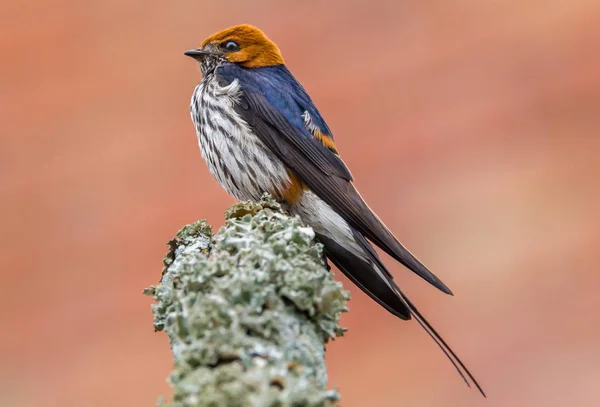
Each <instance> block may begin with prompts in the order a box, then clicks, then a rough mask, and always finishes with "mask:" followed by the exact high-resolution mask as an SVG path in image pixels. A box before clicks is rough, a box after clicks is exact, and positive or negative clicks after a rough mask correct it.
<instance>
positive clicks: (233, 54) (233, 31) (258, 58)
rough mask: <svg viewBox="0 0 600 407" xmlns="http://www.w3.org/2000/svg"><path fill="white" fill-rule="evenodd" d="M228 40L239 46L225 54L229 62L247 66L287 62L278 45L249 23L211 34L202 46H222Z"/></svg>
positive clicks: (258, 66) (254, 66) (253, 66)
mask: <svg viewBox="0 0 600 407" xmlns="http://www.w3.org/2000/svg"><path fill="white" fill-rule="evenodd" d="M228 41H234V42H235V43H236V44H237V45H238V47H239V49H238V50H237V51H229V52H227V51H226V52H225V55H224V56H225V58H227V59H228V60H229V62H233V63H237V64H240V65H242V66H243V67H245V68H260V67H264V66H272V65H283V64H284V63H285V62H284V60H283V57H282V56H281V51H279V48H278V47H277V45H275V43H274V42H273V41H271V40H270V39H269V38H268V37H267V36H266V35H265V33H263V32H262V31H261V30H259V29H258V28H256V27H254V26H251V25H248V24H242V25H236V26H234V27H230V28H227V29H225V30H222V31H219V32H218V33H216V34H213V35H211V36H210V37H208V38H207V39H205V40H204V41H203V42H202V48H205V47H206V46H207V45H217V46H220V45H221V44H225V43H227V42H228Z"/></svg>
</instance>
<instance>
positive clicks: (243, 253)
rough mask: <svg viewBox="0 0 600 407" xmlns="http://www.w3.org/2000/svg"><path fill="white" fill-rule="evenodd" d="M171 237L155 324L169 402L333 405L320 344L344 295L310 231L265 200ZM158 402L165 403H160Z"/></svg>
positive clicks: (333, 326) (184, 405)
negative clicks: (168, 362) (169, 367)
mask: <svg viewBox="0 0 600 407" xmlns="http://www.w3.org/2000/svg"><path fill="white" fill-rule="evenodd" d="M226 218H227V222H226V224H225V226H223V227H222V228H221V229H220V230H219V231H218V233H216V234H215V235H214V236H213V235H212V233H211V228H210V226H208V225H207V224H206V222H204V221H199V222H196V223H194V224H192V225H187V226H185V227H184V228H183V229H182V230H180V231H179V232H178V233H177V238H176V239H174V240H172V241H171V242H170V243H169V247H170V251H169V253H168V254H167V256H166V257H165V260H164V264H165V267H164V269H163V275H162V278H161V282H160V283H159V284H158V286H156V287H152V288H150V289H148V290H146V292H147V293H148V294H150V295H154V297H155V299H156V301H157V304H155V305H153V311H154V327H155V329H156V330H158V331H161V330H164V331H166V333H167V334H168V335H169V338H170V341H171V346H172V351H173V358H174V370H173V372H172V373H171V376H170V383H171V385H172V387H173V400H172V402H171V403H170V405H171V406H173V407H192V406H194V407H200V406H202V407H204V406H207V407H208V406H211V407H212V406H214V407H217V406H239V407H242V406H243V407H246V406H257V407H258V406H260V407H263V406H273V407H275V406H277V407H280V406H281V407H284V406H290V407H291V406H307V407H308V406H330V405H334V404H335V402H336V400H337V399H338V394H337V392H336V391H334V390H327V389H326V384H327V372H326V366H325V362H324V360H323V358H324V353H325V349H324V344H325V342H327V341H328V340H329V339H330V338H334V337H336V336H341V335H342V334H343V332H344V329H343V328H341V327H340V326H339V325H338V321H339V318H340V314H341V313H342V312H343V311H345V310H346V306H345V304H346V300H347V299H348V297H349V295H348V293H347V292H346V291H344V290H343V289H342V287H341V284H340V283H337V282H335V281H334V280H333V279H332V275H331V273H329V272H328V270H327V268H326V265H325V263H324V260H323V254H322V246H321V245H320V244H319V243H315V242H314V232H313V231H312V229H310V228H308V227H305V226H304V225H302V223H301V222H300V220H299V219H298V218H296V217H290V216H288V215H287V214H285V213H283V212H282V210H281V208H280V206H279V205H278V204H277V203H276V202H275V201H273V200H272V199H271V198H270V197H268V196H265V197H263V200H262V201H261V202H260V203H257V204H256V203H248V202H246V203H241V204H236V205H234V206H233V207H232V208H231V209H229V210H228V211H227V213H226ZM160 403H161V404H162V403H164V402H162V401H161V402H160Z"/></svg>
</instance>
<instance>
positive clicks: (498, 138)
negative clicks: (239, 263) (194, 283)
mask: <svg viewBox="0 0 600 407" xmlns="http://www.w3.org/2000/svg"><path fill="white" fill-rule="evenodd" d="M599 16H600V3H599V2H598V1H596V0H589V1H585V0H571V1H567V0H563V1H547V0H546V1H538V0H532V1H527V2H524V1H514V0H513V1H504V2H500V1H494V2H492V1H480V0H457V1H445V0H444V1H442V0H437V1H433V0H428V1H389V2H385V1H368V2H358V1H348V2H344V3H342V2H312V1H306V2H301V1H295V2H291V1H274V0H273V1H266V0H265V1H251V2H250V1H243V2H242V1H239V2H235V1H228V2H224V1H218V2H217V1H210V2H202V1H177V2H173V1H162V2H148V1H142V0H126V1H123V0H119V1H117V0H106V1H75V0H59V1H56V2H52V3H49V2H42V1H31V2H17V1H12V2H4V3H3V4H2V5H1V6H0V27H1V28H0V30H1V34H2V35H0V54H1V55H2V64H1V67H0V69H1V70H2V75H1V78H2V80H1V83H0V115H1V116H0V123H1V124H0V129H1V139H0V143H1V144H0V188H1V192H0V205H1V215H0V216H2V222H1V224H2V231H1V233H0V258H1V259H2V266H1V271H2V283H1V284H0V301H1V302H2V304H1V305H0V313H1V314H0V317H1V321H2V329H1V331H0V332H1V333H0V352H1V353H0V405H3V406H9V405H10V406H19V407H20V406H61V407H64V406H86V407H94V406H98V407H99V406H106V405H110V406H128V407H133V406H140V407H141V406H152V405H154V403H155V400H156V398H157V396H158V395H160V394H164V395H167V396H168V395H169V394H170V393H169V392H170V390H169V387H168V385H167V383H166V381H165V378H166V377H167V375H168V373H169V372H170V369H171V355H170V350H169V344H168V340H167V337H166V335H165V334H162V333H158V334H155V333H153V331H152V315H151V312H150V303H151V299H150V298H149V297H145V296H143V295H142V294H141V292H142V289H143V288H144V287H147V286H149V285H151V284H154V283H156V282H157V280H158V278H159V275H160V270H161V258H162V256H163V254H164V253H165V251H166V247H165V242H166V241H167V240H168V239H169V238H171V237H172V236H173V235H174V233H175V232H176V231H177V230H178V229H179V228H180V227H181V226H182V225H184V224H185V223H189V222H192V221H194V220H196V219H198V218H203V217H206V218H208V220H209V221H210V222H211V223H212V224H214V225H216V226H219V225H221V224H222V223H223V216H222V213H223V211H224V210H225V209H226V208H227V207H228V206H229V205H230V204H232V203H233V202H234V201H233V199H232V198H230V197H228V196H227V195H226V193H225V192H224V191H223V190H222V189H221V188H220V187H219V186H218V185H217V183H216V182H215V181H214V180H213V179H212V177H211V176H210V174H209V173H208V171H207V169H206V166H205V164H204V163H203V161H202V160H201V158H200V154H199V152H198V147H197V143H196V136H195V132H194V128H193V126H192V124H191V121H190V118H189V113H188V103H189V99H190V96H191V93H192V90H193V88H194V86H195V84H196V83H197V82H198V81H199V79H200V74H199V71H198V68H197V66H196V65H195V64H194V62H193V61H192V60H190V59H189V58H186V57H184V56H183V51H184V50H186V49H188V48H192V47H195V46H198V45H199V44H200V42H201V40H202V39H203V38H204V37H205V36H207V35H209V34H212V33H213V32H215V31H217V30H220V29H222V28H225V27H228V26H230V25H234V24H238V23H242V22H248V23H252V24H255V25H257V26H259V27H261V28H262V29H263V30H265V31H266V32H267V34H268V35H269V36H270V37H271V38H272V39H273V40H274V41H275V42H277V44H278V45H279V46H280V48H281V49H282V51H283V54H284V57H285V58H286V61H287V64H288V66H289V67H290V69H291V70H292V71H293V72H294V74H295V75H296V76H297V77H298V78H299V80H300V81H301V82H302V83H303V84H304V85H305V87H306V88H307V90H308V91H309V93H310V94H311V95H312V97H313V99H314V100H315V102H316V103H317V105H318V106H319V108H320V110H321V112H322V113H323V115H324V116H325V117H326V119H327V120H328V123H329V125H330V127H331V128H332V130H333V132H334V134H335V135H336V140H337V143H338V146H339V148H340V151H341V153H342V155H343V157H344V158H345V160H346V162H347V164H348V165H349V167H350V168H351V169H352V171H353V174H354V176H355V178H356V182H357V185H358V187H359V189H360V190H361V192H362V193H363V195H364V196H365V197H366V199H367V200H368V202H369V203H370V204H371V206H372V207H373V208H374V209H375V210H376V211H377V212H378V213H379V215H380V216H381V217H382V218H383V219H384V220H385V221H386V222H387V224H388V225H389V226H390V228H391V229H392V230H393V231H395V232H396V234H397V235H398V236H399V238H400V239H401V240H402V241H403V242H404V243H405V244H406V245H407V246H408V247H409V248H410V249H411V250H412V251H413V252H415V253H416V254H417V255H418V256H419V257H420V258H422V259H423V260H424V261H425V263H427V264H428V265H429V266H430V267H431V269H432V270H433V271H434V272H436V273H437V274H438V275H439V276H440V277H441V278H442V280H443V281H444V282H446V283H447V284H448V285H449V286H450V287H451V288H452V289H453V290H454V293H455V297H453V298H452V297H448V296H444V295H443V294H441V293H439V292H436V291H435V290H434V289H432V288H430V287H429V286H427V285H426V284H425V283H423V282H422V281H419V280H418V279H417V278H416V277H414V276H412V275H411V274H410V273H408V272H407V271H406V270H404V269H403V268H402V267H401V266H399V265H398V264H394V263H393V262H391V261H390V260H389V258H386V261H387V262H388V264H389V265H390V269H391V271H392V273H394V274H395V275H396V278H397V281H399V283H400V285H401V286H402V287H405V288H406V291H408V293H409V294H410V295H411V297H412V298H413V300H414V301H415V302H416V303H417V304H418V305H419V306H420V308H421V311H423V312H424V313H425V314H426V315H427V316H428V317H429V319H430V321H431V322H432V323H433V324H434V325H435V326H436V327H437V328H438V329H439V331H440V332H442V334H443V335H444V336H445V338H446V339H447V340H448V341H449V342H450V344H451V345H452V346H453V347H454V349H455V350H456V352H457V353H458V354H459V355H460V356H461V357H462V358H463V360H464V361H465V363H467V365H468V366H469V367H470V368H471V369H472V371H473V372H474V373H475V375H476V376H477V377H478V378H479V379H480V381H481V382H482V384H483V386H484V388H485V389H486V390H487V392H488V395H489V399H488V400H487V401H484V400H483V399H481V398H480V397H479V396H478V394H477V393H476V392H475V391H469V390H468V389H467V388H466V387H465V386H464V385H463V384H462V383H461V381H460V379H459V378H458V377H457V375H456V374H455V372H454V371H453V369H452V367H451V365H450V364H449V363H448V362H447V361H446V360H445V358H444V357H443V355H442V354H441V352H439V351H438V350H437V349H436V347H435V346H434V344H433V343H432V342H431V341H430V340H429V339H428V338H427V337H426V335H425V334H424V333H423V332H422V331H421V330H420V328H419V327H418V325H417V324H416V323H414V322H412V323H404V322H402V321H399V320H396V319H394V318H393V317H392V316H390V315H389V314H388V313H386V312H385V311H383V310H382V309H380V308H379V307H378V306H376V305H375V304H374V303H372V302H370V301H368V300H367V298H366V297H365V296H364V295H362V294H361V293H360V292H359V291H358V290H356V289H355V288H354V287H351V284H350V283H349V282H348V281H347V280H345V279H344V278H343V277H340V276H339V273H338V278H340V279H341V280H342V281H343V283H344V285H345V287H347V288H349V289H350V290H351V291H352V294H353V300H352V301H351V302H350V308H351V312H350V313H349V314H346V315H345V316H344V318H343V323H344V324H345V326H347V327H349V329H350V331H349V333H348V335H347V336H346V337H345V338H342V339H341V340H337V341H335V342H334V343H332V344H331V345H329V346H328V350H327V361H328V365H329V373H330V384H331V385H332V386H336V387H338V388H339V389H340V391H341V394H342V403H341V404H342V405H343V406H346V407H348V406H411V407H415V406H442V405H443V406H460V407H467V406H480V405H481V406H487V407H495V406H502V407H504V406H545V407H547V406H564V405H571V406H596V405H600V295H599V294H598V293H599V288H598V287H599V285H600V273H599V272H598V260H600V256H599V254H598V253H599V244H600V222H599V220H600V216H599V215H598V211H599V209H600V188H599V187H600V185H599V184H600V182H599V179H600V160H599V159H598V153H599V152H600V75H599V72H600V24H599V18H598V17H599Z"/></svg>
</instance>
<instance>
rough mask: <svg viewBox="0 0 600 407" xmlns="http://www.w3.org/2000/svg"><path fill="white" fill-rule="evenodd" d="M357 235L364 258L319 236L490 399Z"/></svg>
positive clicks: (349, 272)
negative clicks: (415, 325) (425, 333)
mask: <svg viewBox="0 0 600 407" xmlns="http://www.w3.org/2000/svg"><path fill="white" fill-rule="evenodd" d="M353 232H354V233H353V234H354V240H355V242H356V243H358V245H359V246H360V247H361V248H362V249H363V253H360V255H359V254H358V253H356V252H353V251H352V250H349V249H347V248H345V247H343V246H342V245H340V244H338V243H337V242H335V241H333V240H332V239H330V238H328V237H326V236H319V239H320V240H321V241H322V242H323V244H324V245H325V248H326V251H327V256H328V257H329V259H330V260H331V261H332V262H333V263H334V264H335V265H336V266H337V268H338V269H340V271H342V272H343V273H344V274H345V275H346V276H347V277H348V278H349V279H350V280H351V281H352V282H354V283H355V284H356V285H357V286H358V287H359V288H360V289H361V290H362V291H363V292H365V293H366V294H367V295H368V296H369V297H371V298H372V299H373V300H375V301H376V302H377V303H379V304H380V305H381V306H383V307H384V308H385V309H387V310H388V311H389V312H390V313H392V314H393V315H395V316H397V317H399V318H401V319H405V320H407V319H411V317H414V319H415V320H416V321H417V322H418V323H419V325H421V327H423V329H424V330H425V332H427V334H428V335H429V336H430V337H431V338H432V339H433V341H434V342H435V343H436V344H437V345H438V347H439V348H440V349H441V350H442V352H444V354H445V355H446V357H447V358H448V360H450V362H451V363H452V365H453V366H454V368H455V369H456V371H457V372H458V374H459V375H460V377H462V379H463V380H464V381H465V383H466V384H467V386H469V387H471V384H470V383H472V384H473V385H474V386H475V387H476V388H477V389H478V390H479V392H480V393H481V394H482V395H483V397H486V395H485V392H484V391H483V389H482V388H481V386H480V385H479V383H478V382H477V380H476V379H475V377H473V375H472V374H471V372H470V371H469V369H467V367H466V366H465V365H464V363H463V362H462V361H461V360H460V358H459V357H458V356H457V355H456V354H455V353H454V351H453V350H452V349H451V348H450V346H449V345H448V344H447V343H446V341H445V340H444V339H443V338H442V337H441V335H440V334H438V333H437V331H436V330H435V329H434V328H433V327H432V326H431V324H430V323H429V322H428V321H427V319H425V317H424V316H423V315H422V314H421V313H420V312H419V310H418V309H417V307H416V306H415V305H414V304H413V303H412V301H410V299H409V298H408V297H407V296H406V295H405V294H404V293H403V292H402V290H400V288H399V287H398V285H397V284H396V283H395V282H394V280H393V279H392V276H391V274H390V273H389V272H388V271H387V269H386V267H385V265H384V264H383V262H382V261H381V259H380V258H379V256H378V255H377V253H376V252H375V250H374V249H373V247H372V246H371V245H370V244H369V242H367V240H366V239H365V238H364V237H363V236H362V235H361V234H360V233H358V232H357V231H356V230H353Z"/></svg>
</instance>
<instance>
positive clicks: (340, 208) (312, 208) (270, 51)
mask: <svg viewBox="0 0 600 407" xmlns="http://www.w3.org/2000/svg"><path fill="white" fill-rule="evenodd" d="M185 55H187V56H189V57H192V58H194V59H195V60H196V61H197V62H198V63H199V65H200V69H201V71H202V76H203V78H202V81H201V82H200V83H199V84H198V86H196V89H195V90H194V93H193V95H192V100H191V106H190V112H191V116H192V121H193V122H194V125H195V127H196V133H197V136H198V143H199V145H200V150H201V154H202V156H203V157H204V159H205V160H206V162H207V164H208V168H209V170H210V172H211V173H212V174H213V175H214V176H215V178H216V179H217V181H218V182H219V183H220V184H221V186H223V188H225V190H227V192H228V193H230V194H231V195H233V196H234V197H235V198H237V199H239V200H254V201H257V200H260V198H261V196H262V194H263V193H264V192H269V193H271V195H273V196H274V197H275V198H276V199H278V200H279V201H280V202H281V203H282V204H283V206H284V207H285V208H286V209H287V210H288V211H289V212H290V213H291V214H297V215H298V216H300V218H301V219H302V220H303V221H304V222H305V223H306V224H308V225H310V226H311V227H312V228H313V229H314V231H315V233H316V235H317V237H318V239H319V241H320V242H321V243H323V245H324V247H325V251H326V255H327V257H328V258H329V259H330V260H331V262H332V263H333V264H335V265H336V266H337V267H338V268H339V269H340V270H341V271H342V272H343V273H344V274H345V275H346V276H347V277H348V278H349V279H350V280H351V281H352V282H354V283H355V284H356V285H357V286H358V287H360V289H361V290H363V291H364V292H365V293H366V294H367V295H368V296H370V297H371V298H372V299H373V300H375V301H377V302H378V303H379V304H380V305H381V306H383V307H384V308H385V309H386V310H388V311H389V312H391V313H392V314H394V315H395V316H397V317H399V318H401V319H405V320H408V319H411V317H414V318H415V319H416V320H417V321H418V322H419V324H421V326H422V327H423V328H424V329H425V330H426V331H427V333H428V334H429V335H430V336H431V337H432V338H433V340H434V341H435V342H436V343H437V344H438V346H439V347H440V348H441V349H442V350H443V352H444V353H445V354H446V356H447V357H448V358H449V359H450V361H451V362H452V363H453V365H454V366H455V368H456V369H457V371H458V372H459V374H460V375H461V376H462V378H463V379H464V380H465V382H466V383H467V385H468V384H469V380H467V377H468V378H469V379H470V380H471V381H472V382H473V383H474V384H475V386H476V387H477V388H478V389H479V391H480V392H481V393H482V394H483V390H482V389H481V387H480V386H479V384H478V383H477V381H476V380H475V379H474V378H473V376H472V375H471V373H470V372H469V371H468V369H467V368H466V367H465V365H464V364H463V363H462V362H461V361H460V359H459V358H458V357H457V356H456V355H455V354H454V352H453V351H452V350H451V349H450V347H449V346H448V345H447V344H446V342H445V341H444V340H443V339H442V338H441V337H440V335H439V334H438V333H437V332H436V331H435V330H434V329H433V327H432V326H431V325H430V324H429V323H428V322H427V321H426V320H425V318H424V317H423V315H421V313H420V312H419V311H418V310H417V308H416V307H415V306H414V304H413V303H412V302H411V301H410V300H409V299H408V297H407V296H406V295H405V294H404V293H403V292H402V291H401V290H400V288H399V287H398V286H397V285H396V283H395V282H394V281H393V279H392V276H391V274H390V273H389V272H388V270H387V269H386V267H385V265H384V264H383V262H382V261H381V259H380V258H379V256H378V255H377V253H376V252H375V250H374V249H373V247H372V246H371V244H370V243H369V242H368V241H367V239H368V240H370V241H371V242H373V243H375V244H376V245H377V246H379V247H380V248H381V249H383V250H384V251H385V252H386V253H388V254H389V255H390V256H392V257H393V258H394V259H396V260H398V261H399V262H400V263H402V264H403V265H404V266H406V267H407V268H409V269H410V270H412V271H413V272H414V273H416V274H417V275H419V276H420V277H422V278H423V279H425V280H426V281H428V282H429V283H431V284H432V285H433V286H434V287H436V288H438V289H439V290H441V291H443V292H445V293H447V294H452V292H451V291H450V289H449V288H448V287H446V285H445V284H444V283H442V282H441V281H440V280H439V279H438V278H437V277H436V276H435V275H433V274H432V273H431V272H430V271H429V270H428V269H427V268H426V267H425V266H424V265H423V264H422V263H421V262H420V261H419V260H417V258H416V257H415V256H413V255H412V254H411V253H410V252H409V251H408V250H407V249H405V248H404V246H402V244H400V242H399V241H398V239H396V237H395V236H394V235H393V234H392V232H390V230H389V229H388V228H387V227H386V226H385V225H384V224H383V222H382V221H381V220H380V219H379V217H377V215H376V214H375V213H374V212H373V211H372V210H371V208H369V206H368V205H367V204H366V203H365V201H364V200H363V199H362V197H361V196H360V194H359V193H358V191H357V190H356V188H355V187H354V184H353V182H352V175H351V174H350V171H349V170H348V168H347V167H346V165H345V164H344V162H343V161H342V159H341V157H340V155H339V153H338V149H337V147H336V143H335V141H334V139H333V135H332V134H331V130H330V129H329V127H328V126H327V124H326V123H325V120H323V117H322V116H321V114H320V113H319V111H318V109H317V108H316V106H315V105H314V103H313V101H312V100H311V99H310V97H309V96H308V94H307V93H306V91H305V90H304V88H303V87H302V85H300V83H299V82H298V81H297V80H296V78H294V76H293V75H292V74H291V73H290V71H289V70H288V69H287V67H286V66H285V63H284V60H283V57H282V56H281V52H280V50H279V48H278V47H277V45H275V44H274V43H273V42H272V41H271V40H269V38H267V36H266V35H265V34H264V33H263V32H262V31H261V30H259V29H258V28H256V27H253V26H250V25H238V26H235V27H231V28H228V29H225V30H223V31H220V32H218V33H216V34H214V35H212V36H210V37H208V38H207V39H205V40H204V41H203V42H202V45H201V47H200V48H198V49H192V50H189V51H186V52H185ZM484 395H485V394H484Z"/></svg>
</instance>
